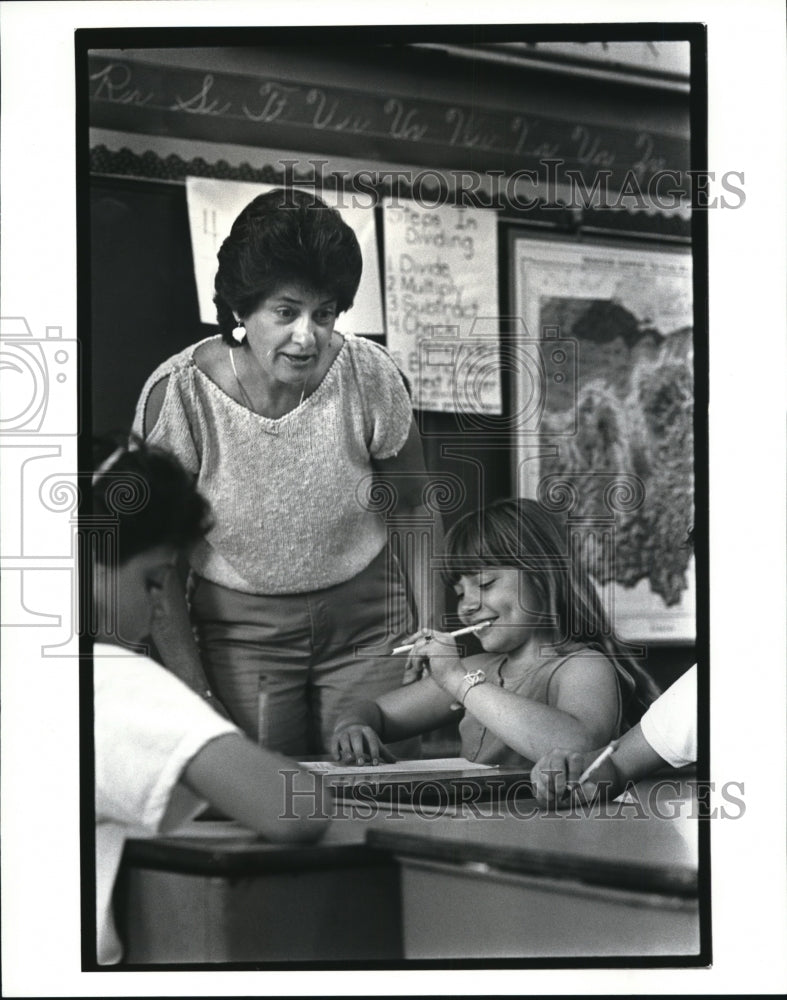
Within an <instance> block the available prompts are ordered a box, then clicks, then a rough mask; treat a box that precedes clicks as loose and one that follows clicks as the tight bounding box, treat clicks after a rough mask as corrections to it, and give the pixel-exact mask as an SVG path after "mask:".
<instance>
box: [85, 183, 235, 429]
mask: <svg viewBox="0 0 787 1000" xmlns="http://www.w3.org/2000/svg"><path fill="white" fill-rule="evenodd" d="M90 209H91V216H90V221H91V227H90V230H91V231H90V258H91V271H90V279H89V285H88V286H87V287H83V288H82V289H81V293H82V294H83V295H87V296H89V297H90V301H91V329H90V338H89V345H88V346H89V350H90V358H91V367H92V386H91V389H92V408H93V414H92V416H93V420H92V422H93V432H94V433H97V434H103V433H108V432H112V431H116V430H120V431H122V430H128V429H129V428H130V426H131V421H132V418H133V415H134V407H135V405H136V401H137V398H138V396H139V393H140V390H141V389H142V385H143V384H144V381H145V379H146V378H147V376H148V375H149V374H150V373H151V371H152V370H153V369H154V368H155V366H156V365H157V364H158V363H159V362H161V361H164V360H165V359H166V358H168V357H169V356H170V355H171V354H174V353H175V352H176V351H179V350H181V349H182V348H184V347H186V346H187V345H188V344H191V343H194V341H196V340H199V339H200V338H201V337H205V336H209V335H210V334H211V333H215V332H216V328H215V327H210V326H204V325H203V324H201V323H200V319H199V310H198V308H197V291H196V287H195V284H194V269H193V266H192V261H191V245H190V239H189V227H188V218H187V213H186V194H185V190H184V188H183V187H182V185H168V184H156V183H149V182H145V181H120V180H102V179H94V180H93V182H92V184H91V191H90Z"/></svg>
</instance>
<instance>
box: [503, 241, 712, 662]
mask: <svg viewBox="0 0 787 1000" xmlns="http://www.w3.org/2000/svg"><path fill="white" fill-rule="evenodd" d="M512 242H513V253H512V260H513V267H514V281H513V285H512V294H513V297H514V302H513V311H514V315H515V320H514V328H513V337H514V341H513V345H512V346H514V347H515V345H516V344H517V343H519V344H520V345H521V346H520V348H519V350H518V353H519V355H521V356H522V357H524V358H525V359H526V361H527V363H526V364H522V363H520V364H518V365H517V368H516V370H515V372H514V380H513V381H514V397H515V406H514V409H515V412H516V413H517V414H518V415H519V417H520V419H519V421H518V422H517V425H516V430H515V438H516V484H517V491H518V493H519V495H520V496H531V497H539V499H541V500H542V502H544V503H545V504H546V505H547V506H551V507H552V508H553V509H556V510H561V511H563V513H564V514H565V515H566V516H567V518H568V521H569V525H570V528H571V530H572V531H574V533H575V536H576V539H577V542H576V544H579V545H581V546H582V548H583V550H584V552H585V555H586V557H587V559H588V562H589V565H590V566H591V568H592V570H593V574H594V578H595V580H596V583H597V585H598V586H599V589H600V591H601V593H602V595H603V597H604V599H605V601H606V603H607V606H608V608H609V611H610V615H611V618H612V621H613V626H614V628H615V631H616V633H617V634H618V635H619V636H620V637H621V638H623V639H627V640H630V641H648V642H653V641H659V640H662V641H669V642H691V641H693V640H694V639H695V633H696V623H695V580H694V560H693V554H692V552H691V548H690V547H689V546H688V545H687V542H686V539H687V535H688V532H689V530H690V529H691V528H692V526H693V523H694V434H693V402H694V400H693V368H692V364H693V350H692V347H693V307H692V266H691V265H692V261H691V255H690V252H688V251H681V250H675V251H672V250H669V251H668V250H663V249H654V250H648V249H640V248H634V247H628V246H625V247H621V246H606V245H584V244H578V243H572V244H568V243H562V242H557V241H546V240H531V239H523V238H515V239H513V241H512Z"/></svg>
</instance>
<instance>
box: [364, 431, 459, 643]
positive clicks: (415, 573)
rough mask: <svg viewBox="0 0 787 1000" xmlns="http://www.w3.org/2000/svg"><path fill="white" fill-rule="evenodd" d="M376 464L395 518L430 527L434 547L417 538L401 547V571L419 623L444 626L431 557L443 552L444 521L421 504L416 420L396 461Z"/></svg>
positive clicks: (424, 479)
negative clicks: (389, 492) (391, 498)
mask: <svg viewBox="0 0 787 1000" xmlns="http://www.w3.org/2000/svg"><path fill="white" fill-rule="evenodd" d="M373 465H374V469H375V473H376V475H377V478H378V479H380V480H381V481H383V482H385V481H386V477H390V480H389V482H390V486H391V488H392V490H393V491H394V494H395V496H396V509H395V514H394V517H400V518H401V517H404V518H406V519H407V521H408V522H410V524H415V523H417V522H418V521H419V520H421V521H422V523H423V524H424V526H425V527H429V526H431V533H430V534H431V547H430V546H429V545H427V544H422V539H421V538H420V537H419V536H418V535H416V544H415V545H414V546H413V547H412V549H411V547H410V546H409V545H406V544H402V545H401V546H400V551H401V553H402V564H403V565H402V568H403V570H404V573H405V576H406V577H407V582H408V584H409V586H410V592H411V594H412V595H413V600H414V602H415V606H416V609H417V611H418V624H419V625H420V626H428V625H432V624H434V625H435V626H437V627H442V623H443V615H444V614H445V595H444V592H443V588H442V586H441V585H440V582H439V580H438V582H437V583H436V584H435V583H434V578H433V574H432V556H439V555H442V553H443V549H444V535H443V519H442V516H441V514H440V512H439V511H437V510H433V509H432V508H430V507H427V506H426V505H425V504H424V503H423V502H422V501H423V495H424V489H425V487H426V486H427V485H428V483H429V475H428V473H427V471H426V466H425V465H424V454H423V448H422V446H421V437H420V435H419V433H418V428H417V427H416V426H415V421H412V422H411V424H410V432H409V434H408V436H407V440H406V441H405V443H404V445H403V446H402V448H401V450H400V451H399V454H398V455H396V456H395V457H394V458H387V459H383V460H379V459H378V460H375V461H374V463H373Z"/></svg>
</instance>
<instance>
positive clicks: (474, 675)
mask: <svg viewBox="0 0 787 1000" xmlns="http://www.w3.org/2000/svg"><path fill="white" fill-rule="evenodd" d="M485 680H486V674H485V673H484V671H483V670H473V671H472V672H471V673H469V674H465V675H464V677H463V678H462V686H461V687H460V688H459V700H458V701H455V702H453V703H452V704H451V709H452V710H453V711H454V712H458V711H459V709H460V708H464V706H465V698H466V697H467V692H468V691H469V690H470V688H474V687H475V686H476V685H477V684H483V683H484V681H485Z"/></svg>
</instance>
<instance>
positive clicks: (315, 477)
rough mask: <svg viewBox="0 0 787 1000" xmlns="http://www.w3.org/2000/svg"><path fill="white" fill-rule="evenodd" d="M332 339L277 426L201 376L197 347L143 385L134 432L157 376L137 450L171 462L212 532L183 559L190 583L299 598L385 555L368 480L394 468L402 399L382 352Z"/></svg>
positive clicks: (405, 416) (364, 343)
mask: <svg viewBox="0 0 787 1000" xmlns="http://www.w3.org/2000/svg"><path fill="white" fill-rule="evenodd" d="M343 339H344V343H343V344H342V347H341V349H340V351H339V353H338V354H337V355H336V357H335V359H334V361H333V363H332V364H331V367H330V368H329V369H328V371H327V372H326V374H325V376H324V377H323V380H322V382H321V383H320V385H319V386H318V387H317V389H316V390H315V391H314V392H313V393H312V394H311V395H310V396H309V397H308V398H307V399H305V400H303V402H302V403H301V404H300V405H299V406H298V407H296V408H295V409H294V410H292V411H290V412H289V413H286V414H285V415H284V416H283V417H279V418H278V419H271V418H269V417H263V416H259V415H258V414H256V413H253V412H252V411H251V410H249V409H247V408H246V407H245V406H243V405H241V404H240V403H238V402H236V401H235V400H234V399H233V398H232V397H231V396H229V395H228V394H227V393H226V392H224V390H223V389H221V388H219V386H218V385H217V384H216V383H215V382H213V381H212V380H211V379H210V378H209V377H208V376H207V375H206V374H205V373H204V372H203V371H201V369H200V368H199V367H198V366H197V364H196V362H195V360H194V354H195V351H196V350H197V348H198V347H199V346H200V344H193V345H192V346H190V347H188V348H186V349H185V350H184V351H181V352H180V353H179V354H176V355H174V356H173V357H171V358H170V359H169V360H168V361H165V362H164V363H163V364H162V365H160V366H159V367H158V368H157V369H156V370H155V371H154V372H153V374H152V375H151V376H150V378H149V379H148V380H147V382H146V383H145V386H144V388H143V390H142V395H141V397H140V400H139V403H138V405H137V412H136V417H135V420H134V430H135V432H136V433H137V434H140V435H142V433H143V428H144V414H145V407H146V405H147V402H148V397H149V395H150V392H151V390H152V388H153V387H154V386H155V385H156V384H157V383H158V382H160V381H161V380H162V379H164V378H167V377H168V378H169V381H168V383H167V389H166V394H165V397H164V402H163V405H162V408H161V412H160V414H159V417H158V419H157V421H156V423H155V425H154V426H153V427H152V428H151V429H150V431H149V433H148V435H147V441H148V443H149V444H151V445H158V446H160V447H162V448H166V449H168V450H169V451H171V452H173V453H174V454H175V455H176V456H177V457H178V458H179V459H180V461H181V463H182V464H183V465H184V466H185V468H186V469H187V470H188V471H190V472H192V473H193V474H194V476H195V477H196V485H197V487H198V489H199V490H200V492H201V493H202V494H203V496H205V497H206V498H207V500H208V501H209V502H210V504H211V507H212V514H213V518H214V525H213V527H212V528H211V530H210V531H209V532H208V534H207V536H206V537H205V539H204V540H202V541H201V542H199V543H198V544H197V545H196V547H195V548H194V550H193V552H192V554H191V565H192V568H193V569H194V570H195V571H196V572H197V573H198V574H199V575H200V576H203V577H205V578H206V579H208V580H211V581H212V582H213V583H218V584H220V585H222V586H225V587H230V588H232V589H235V590H240V591H242V592H244V593H253V594H295V593H305V592H307V591H310V590H316V589H321V588H323V587H330V586H333V585H334V584H337V583H342V582H344V581H345V580H349V579H351V578H352V577H353V576H355V575H356V574H357V573H359V572H360V571H361V570H362V569H364V568H365V567H366V566H368V565H369V563H370V562H371V561H372V560H373V559H374V558H375V556H376V555H378V553H379V552H380V551H381V549H382V548H383V546H384V545H385V543H386V527H385V524H384V522H383V520H382V518H381V517H380V515H379V513H376V512H375V511H374V510H373V509H372V504H371V503H369V500H368V496H369V485H370V478H369V477H370V476H371V473H372V460H373V459H386V458H392V457H394V456H395V455H396V454H397V453H398V452H399V451H400V449H401V448H402V446H403V445H404V443H405V441H406V440H407V436H408V433H409V430H410V424H411V421H412V411H411V406H410V399H409V396H408V394H407V390H406V388H405V385H404V381H403V379H402V376H401V374H400V372H399V370H398V368H397V367H396V365H395V364H394V362H393V361H392V360H391V358H390V356H389V355H388V353H387V352H386V351H385V349H384V348H381V347H380V346H379V345H377V344H375V343H374V342H372V341H369V340H366V339H364V338H361V337H353V336H344V338H343ZM200 343H205V341H201V342H200Z"/></svg>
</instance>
